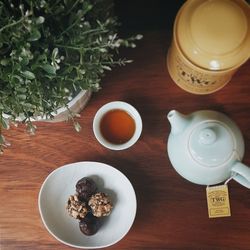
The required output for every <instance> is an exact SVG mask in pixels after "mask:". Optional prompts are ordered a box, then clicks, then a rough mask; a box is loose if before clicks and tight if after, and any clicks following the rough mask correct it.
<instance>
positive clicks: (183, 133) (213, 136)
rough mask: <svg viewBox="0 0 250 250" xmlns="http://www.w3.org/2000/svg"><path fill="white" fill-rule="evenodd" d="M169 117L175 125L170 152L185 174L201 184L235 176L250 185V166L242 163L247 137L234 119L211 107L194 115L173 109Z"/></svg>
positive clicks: (234, 177) (170, 140)
mask: <svg viewBox="0 0 250 250" xmlns="http://www.w3.org/2000/svg"><path fill="white" fill-rule="evenodd" d="M167 117H168V120H169V122H170V124H171V132H170V134H169V138H168V155H169V158H170V161H171V163H172V165H173V167H174V168H175V170H176V171H177V172H178V173H179V174H180V175H181V176H183V177H184V178H185V179H187V180H189V181H191V182H193V183H196V184H201V185H214V184H217V183H220V182H223V181H225V180H227V179H229V178H232V179H234V180H235V181H237V182H239V183H240V184H242V185H243V186H245V187H247V188H250V168H249V167H247V166H246V165H244V164H243V163H241V160H242V158H243V155H244V141H243V136H242V134H241V131H240V130H239V128H238V127H237V125H236V124H235V123H234V122H233V121H232V120H231V119H229V118H228V117H227V116H226V115H224V114H222V113H219V112H216V111H210V110H201V111H196V112H194V113H192V114H190V115H183V114H181V113H179V112H178V111H176V110H172V111H170V112H169V113H168V116H167Z"/></svg>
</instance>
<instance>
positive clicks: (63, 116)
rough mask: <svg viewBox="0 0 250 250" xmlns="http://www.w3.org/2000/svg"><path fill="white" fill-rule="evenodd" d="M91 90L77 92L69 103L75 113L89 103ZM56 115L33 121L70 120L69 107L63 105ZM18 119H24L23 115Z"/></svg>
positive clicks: (7, 116)
mask: <svg viewBox="0 0 250 250" xmlns="http://www.w3.org/2000/svg"><path fill="white" fill-rule="evenodd" d="M91 93H92V92H91V91H90V90H82V91H81V92H79V94H77V95H76V96H75V97H74V98H73V99H72V100H71V101H70V102H69V103H68V107H69V109H70V110H71V111H72V112H73V113H75V114H78V113H79V112H80V111H81V110H82V109H83V108H84V107H85V106H86V105H87V103H88V101H89V99H90V97H91ZM52 115H53V116H54V118H53V119H47V118H46V117H45V116H38V117H36V119H31V121H43V122H61V121H65V120H68V118H69V111H68V109H67V108H65V107H62V108H59V109H57V110H56V111H55V112H53V113H52ZM4 117H5V118H7V119H8V118H9V117H10V116H9V115H8V114H4ZM16 121H22V118H21V117H18V118H17V119H16Z"/></svg>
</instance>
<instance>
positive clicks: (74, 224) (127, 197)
mask: <svg viewBox="0 0 250 250" xmlns="http://www.w3.org/2000/svg"><path fill="white" fill-rule="evenodd" d="M87 176H88V177H91V178H92V179H93V180H94V181H95V182H96V184H97V187H98V190H100V191H102V192H105V193H107V194H108V195H109V196H110V197H111V199H112V202H113V205H114V208H113V210H112V212H111V214H110V215H109V216H107V217H106V218H105V221H104V223H103V225H102V226H101V228H100V229H99V231H98V232H97V233H96V234H95V235H92V236H86V235H84V234H82V233H81V231H80V229H79V225H78V221H77V220H76V219H74V218H72V217H70V216H69V215H68V213H67V211H66V209H65V206H66V203H67V200H68V197H69V196H70V195H72V194H74V193H75V184H76V182H77V181H78V180H79V179H81V178H83V177H87ZM38 206H39V212H40V215H41V218H42V221H43V224H44V226H45V227H46V229H47V230H48V231H49V233H50V234H52V235H53V236H54V237H55V238H56V239H57V240H59V241H60V242H62V243H64V244H66V245H69V246H71V247H77V248H87V249H94V248H103V247H108V246H110V245H113V244H115V243H116V242H118V241H120V240H121V239H122V238H123V237H124V236H125V235H126V234H127V233H128V231H129V229H130V228H131V226H132V224H133V222H134V218H135V214H136V196H135V192H134V189H133V186H132V185H131V183H130V181H129V180H128V179H127V177H126V176H125V175H123V174H122V173H121V172H120V171H118V170H117V169H115V168H113V167H111V166H109V165H106V164H103V163H99V162H77V163H72V164H68V165H65V166H62V167H60V168H58V169H56V170H54V171H53V172H52V173H51V174H49V176H48V177H47V178H46V179H45V181H44V183H43V184H42V187H41V189H40V192H39V198H38Z"/></svg>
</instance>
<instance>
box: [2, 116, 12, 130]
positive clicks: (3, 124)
mask: <svg viewBox="0 0 250 250" xmlns="http://www.w3.org/2000/svg"><path fill="white" fill-rule="evenodd" d="M1 125H2V127H3V128H4V129H9V128H10V125H9V120H8V119H5V118H4V117H2V119H1Z"/></svg>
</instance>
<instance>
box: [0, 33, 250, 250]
mask: <svg viewBox="0 0 250 250" xmlns="http://www.w3.org/2000/svg"><path fill="white" fill-rule="evenodd" d="M143 35H144V39H143V40H142V41H140V42H139V43H138V47H137V48H136V49H133V50H132V49H127V50H125V51H123V56H126V57H127V58H130V59H133V60H134V63H132V64H130V65H128V66H126V67H122V68H116V69H115V70H113V71H112V72H111V73H109V74H108V75H107V76H106V77H105V78H104V79H103V81H102V87H103V89H102V90H101V91H100V92H98V93H95V94H94V95H93V96H92V98H91V100H90V101H89V103H88V105H87V107H86V108H85V109H84V110H83V111H82V112H81V118H79V119H78V121H79V122H80V124H81V125H82V128H83V129H82V131H81V132H80V133H79V134H78V133H77V132H75V131H74V129H73V127H72V124H71V123H66V122H61V123H56V124H50V123H37V124H36V125H37V126H38V130H37V134H36V135H35V136H29V135H28V134H27V133H25V132H24V130H25V127H24V126H19V127H18V128H12V129H11V130H9V131H5V133H4V134H5V136H6V138H7V139H8V140H9V141H10V142H11V143H12V146H11V148H9V149H7V150H6V151H5V153H4V155H3V156H1V157H0V179H1V182H0V187H1V190H0V194H1V205H0V226H1V228H0V231H1V242H0V248H1V250H14V249H16V250H20V249H21V250H25V249H30V250H31V249H32V250H37V249H60V250H64V249H65V250H66V249H71V248H70V247H67V246H64V245H62V244H61V243H59V242H58V241H57V240H55V239H54V238H53V237H52V236H51V235H50V234H49V233H48V232H47V230H46V229H45V228H44V226H43V224H42V222H41V219H40V216H39V212H38V206H37V198H38V192H39V189H40V187H41V184H42V182H43V181H44V179H45V178H46V176H47V175H48V174H49V173H50V172H52V171H53V170H54V169H56V168H58V167H60V166H62V165H65V164H68V163H72V162H78V161H99V162H104V163H107V164H110V165H112V166H114V167H115V168H117V169H119V170H120V171H122V172H123V173H124V174H125V175H126V176H127V177H128V178H129V179H130V181H131V182H132V184H133V186H134V188H135V191H136V195H137V199H138V210H137V216H136V219H135V222H134V224H133V227H132V228H131V230H130V231H129V233H128V234H127V235H126V237H125V238H123V239H122V240H121V241H120V242H118V243H117V244H115V245H114V246H112V247H110V249H130V250H131V249H143V250H144V249H203V250H206V249H207V250H212V249H227V250H233V249H245V250H249V249H250V190H249V189H246V188H244V187H242V186H240V185H239V184H237V183H236V182H234V181H231V182H230V183H229V190H230V201H231V211H232V216H231V217H226V218H218V219H209V218H208V214H207V202H206V195H205V186H199V185H195V184H192V183H190V182H188V181H186V180H185V179H183V178H182V177H180V176H179V175H178V174H177V173H176V172H175V170H174V169H173V167H172V166H171V164H170V161H169V158H168V156H167V151H166V140H167V137H168V134H169V132H170V125H169V123H168V121H167V118H166V115H167V113H168V112H169V111H170V110H171V109H176V110H178V111H181V112H183V113H190V112H193V111H196V110H199V109H213V110H217V111H221V112H224V113H225V114H227V115H229V116H230V117H231V118H232V119H233V120H234V121H235V122H236V123H237V124H238V125H239V127H240V129H241V130H242V132H243V135H244V139H245V144H246V153H245V156H244V163H246V164H248V165H250V129H249V128H250V115H249V110H250V84H249V81H250V76H249V69H250V61H248V63H246V64H245V65H244V66H242V67H241V69H240V70H239V71H238V72H237V74H236V75H235V76H234V77H233V79H232V80H231V82H230V83H229V84H228V85H227V86H226V87H224V88H223V89H222V90H220V91H218V92H216V93H214V94H210V95H206V96H198V95H193V94H189V93H187V92H185V91H183V90H181V89H180V88H179V87H177V86H176V85H175V84H174V82H173V81H172V80H171V78H170V76H169V74H168V71H167V69H166V64H165V58H166V52H167V49H168V47H169V43H170V37H168V36H167V35H166V32H165V30H158V31H151V32H143ZM115 100H122V101H126V102H129V103H131V104H132V105H134V106H135V107H136V108H137V109H138V111H139V112H140V114H141V116H142V120H143V132H142V135H141V138H140V140H139V141H138V142H137V143H136V144H135V145H134V146H133V147H131V148H130V149H128V150H124V151H111V150H108V149H105V148H104V147H102V146H101V145H100V144H99V143H98V142H97V141H96V139H95V137H94V134H93V131H92V121H93V117H94V115H95V113H96V111H97V110H98V109H99V108H100V107H101V106H102V105H103V104H105V103H107V102H110V101H115ZM180 157H181V156H180Z"/></svg>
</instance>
